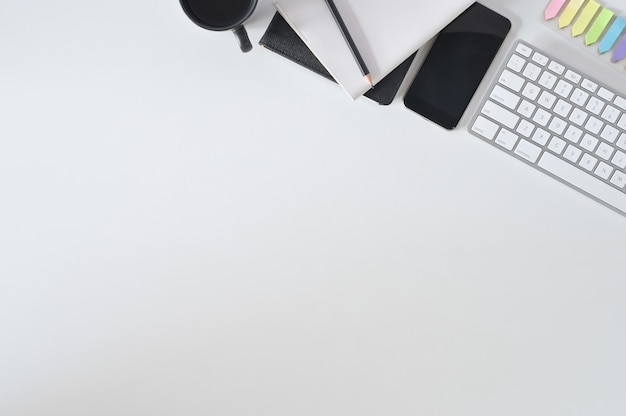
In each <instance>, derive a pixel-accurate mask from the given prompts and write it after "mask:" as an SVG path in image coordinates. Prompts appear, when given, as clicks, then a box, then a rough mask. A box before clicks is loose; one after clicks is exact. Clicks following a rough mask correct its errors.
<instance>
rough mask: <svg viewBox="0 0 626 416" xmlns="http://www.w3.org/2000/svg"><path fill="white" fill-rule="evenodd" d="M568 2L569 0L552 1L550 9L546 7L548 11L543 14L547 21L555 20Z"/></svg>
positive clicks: (549, 4)
mask: <svg viewBox="0 0 626 416" xmlns="http://www.w3.org/2000/svg"><path fill="white" fill-rule="evenodd" d="M566 2H567V0H550V3H548V7H546V10H545V11H544V12H543V17H544V18H545V19H546V20H550V19H554V18H555V17H556V15H557V14H559V12H560V11H561V8H562V7H563V5H564V4H565V3H566Z"/></svg>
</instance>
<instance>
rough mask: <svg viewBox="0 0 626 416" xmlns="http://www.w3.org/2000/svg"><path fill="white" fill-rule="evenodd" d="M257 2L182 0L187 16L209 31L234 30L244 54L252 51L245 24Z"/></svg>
mask: <svg viewBox="0 0 626 416" xmlns="http://www.w3.org/2000/svg"><path fill="white" fill-rule="evenodd" d="M256 4H257V0H180V5H181V6H182V8H183V10H184V11H185V13H186V14H187V16H188V17H189V18H190V19H191V21H193V22H194V23H195V24H197V25H198V26H200V27H202V28H204V29H208V30H217V31H221V30H232V31H233V32H234V33H235V36H236V37H237V39H238V40H239V46H240V47H241V50H242V51H243V52H248V51H249V50H250V49H252V44H251V43H250V39H249V38H248V34H247V32H246V29H245V28H244V27H243V24H244V22H245V21H246V20H247V19H248V18H249V17H250V15H252V12H254V9H255V8H256Z"/></svg>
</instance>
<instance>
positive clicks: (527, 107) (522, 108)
mask: <svg viewBox="0 0 626 416" xmlns="http://www.w3.org/2000/svg"><path fill="white" fill-rule="evenodd" d="M535 108H537V106H536V105H534V104H533V103H529V102H528V101H526V100H523V101H522V103H521V104H520V105H519V107H518V108H517V112H518V113H519V114H521V115H522V116H524V117H526V118H530V117H531V116H532V115H533V113H534V112H535Z"/></svg>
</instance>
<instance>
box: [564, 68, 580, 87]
mask: <svg viewBox="0 0 626 416" xmlns="http://www.w3.org/2000/svg"><path fill="white" fill-rule="evenodd" d="M565 79H568V80H570V81H572V82H573V83H574V84H578V83H579V82H580V79H581V76H580V74H578V73H577V72H574V71H572V70H571V69H568V70H567V72H565Z"/></svg>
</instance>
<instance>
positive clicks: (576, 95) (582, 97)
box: [570, 88, 589, 107]
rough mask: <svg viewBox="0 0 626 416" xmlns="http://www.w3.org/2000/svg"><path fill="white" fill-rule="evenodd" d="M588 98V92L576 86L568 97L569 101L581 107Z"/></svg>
mask: <svg viewBox="0 0 626 416" xmlns="http://www.w3.org/2000/svg"><path fill="white" fill-rule="evenodd" d="M587 98H589V94H588V93H586V92H585V91H583V90H581V89H580V88H576V89H575V90H574V92H573V93H572V96H571V97H570V101H571V102H573V103H574V104H576V105H578V106H581V107H583V106H584V105H585V103H586V102H587Z"/></svg>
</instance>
